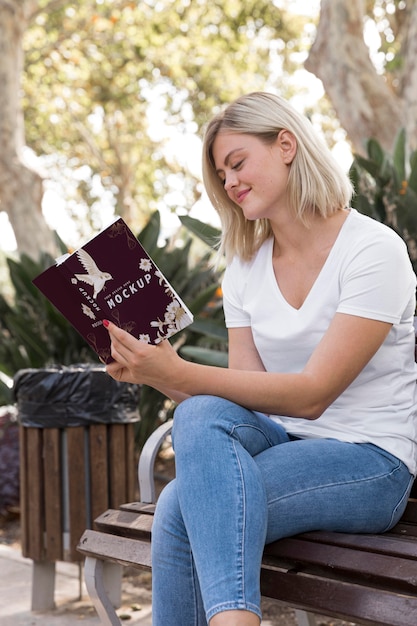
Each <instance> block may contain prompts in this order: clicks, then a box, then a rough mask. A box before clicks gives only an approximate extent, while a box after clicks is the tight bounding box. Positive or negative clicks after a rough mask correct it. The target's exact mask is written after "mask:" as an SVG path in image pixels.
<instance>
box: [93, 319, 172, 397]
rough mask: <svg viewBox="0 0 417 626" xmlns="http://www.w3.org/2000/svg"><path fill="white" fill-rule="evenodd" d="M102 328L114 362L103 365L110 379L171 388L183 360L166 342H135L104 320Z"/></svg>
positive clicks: (128, 335)
mask: <svg viewBox="0 0 417 626" xmlns="http://www.w3.org/2000/svg"><path fill="white" fill-rule="evenodd" d="M104 326H105V327H106V328H107V330H108V332H109V335H110V339H111V355H112V357H113V359H114V362H112V363H109V364H108V365H107V366H106V371H107V373H108V374H109V375H110V376H111V377H112V378H114V379H115V380H118V381H120V382H128V383H135V384H144V385H149V386H151V387H155V388H157V389H161V388H163V387H168V388H171V386H172V385H175V377H176V374H177V373H178V372H179V371H180V368H181V364H182V363H183V360H182V359H181V358H180V357H179V356H178V355H177V353H176V352H175V350H174V349H173V348H172V346H171V344H170V343H169V341H162V342H161V343H159V344H158V345H151V344H147V343H145V342H143V341H139V340H138V339H135V337H133V336H132V335H131V334H130V333H128V332H126V331H124V330H122V329H121V328H119V327H118V326H116V325H115V324H113V323H112V322H108V321H107V320H106V321H105V323H104ZM172 388H175V386H173V387H172Z"/></svg>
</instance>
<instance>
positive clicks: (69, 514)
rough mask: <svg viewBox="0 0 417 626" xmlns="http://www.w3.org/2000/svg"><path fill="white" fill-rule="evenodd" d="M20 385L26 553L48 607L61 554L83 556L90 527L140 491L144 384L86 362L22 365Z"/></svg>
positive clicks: (35, 602)
mask: <svg viewBox="0 0 417 626" xmlns="http://www.w3.org/2000/svg"><path fill="white" fill-rule="evenodd" d="M13 391H14V395H15V399H16V404H17V416H18V421H19V431H20V509H21V530H22V554H23V556H25V557H28V558H31V559H33V561H34V574H33V587H32V609H33V610H46V609H49V608H53V606H54V599H53V596H54V584H55V562H56V561H71V562H77V561H82V559H83V557H82V555H81V554H80V553H79V552H78V551H77V549H76V547H77V544H78V542H79V539H80V537H81V535H82V533H83V532H84V530H85V529H86V528H91V527H92V524H93V520H94V519H95V518H96V517H97V516H98V515H99V514H100V513H103V512H104V511H105V510H106V509H108V508H117V507H118V506H119V505H120V504H123V503H125V502H129V501H132V500H134V499H135V497H136V493H137V478H136V461H135V449H134V426H135V422H137V421H138V420H139V419H140V416H139V411H138V403H139V387H138V386H137V385H131V384H128V383H119V382H117V381H115V380H113V379H112V378H111V377H110V376H108V374H107V373H106V371H105V367H104V366H101V365H84V364H83V365H71V366H57V367H51V368H45V369H25V370H20V371H19V372H17V374H16V375H15V377H14V387H13ZM51 588H52V589H51Z"/></svg>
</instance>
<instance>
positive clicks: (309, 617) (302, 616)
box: [295, 609, 317, 626]
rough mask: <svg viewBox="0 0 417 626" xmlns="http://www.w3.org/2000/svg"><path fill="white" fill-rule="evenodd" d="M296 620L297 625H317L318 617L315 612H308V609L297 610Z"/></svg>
mask: <svg viewBox="0 0 417 626" xmlns="http://www.w3.org/2000/svg"><path fill="white" fill-rule="evenodd" d="M295 621H296V623H297V626H316V624H317V622H316V618H315V616H314V614H313V613H307V611H299V610H298V609H296V611H295Z"/></svg>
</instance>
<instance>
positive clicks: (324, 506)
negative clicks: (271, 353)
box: [152, 396, 413, 626]
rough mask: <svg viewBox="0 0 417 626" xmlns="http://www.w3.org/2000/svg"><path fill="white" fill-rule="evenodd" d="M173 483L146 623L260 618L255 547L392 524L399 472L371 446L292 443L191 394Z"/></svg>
mask: <svg viewBox="0 0 417 626" xmlns="http://www.w3.org/2000/svg"><path fill="white" fill-rule="evenodd" d="M173 445H174V450H175V462H176V479H175V480H173V481H172V482H171V483H169V484H168V485H167V486H166V487H165V489H164V490H163V492H162V494H161V496H160V498H159V500H158V504H157V508H156V513H155V519H154V524H153V532H152V560H153V568H152V571H153V608H152V613H153V624H154V626H206V625H207V624H208V622H209V620H210V619H211V618H212V617H213V616H214V615H215V614H216V613H218V612H220V611H227V610H231V609H243V610H247V611H252V612H253V613H255V614H257V615H258V616H259V617H261V610H260V583H259V574H260V567H261V560H262V553H263V548H264V545H265V543H269V542H271V541H275V540H277V539H280V538H282V537H287V536H290V535H294V534H297V533H300V532H306V531H310V530H332V531H340V532H352V533H382V532H384V531H386V530H388V529H389V528H391V527H392V526H393V525H394V524H395V523H396V522H397V521H398V520H399V518H400V517H401V515H402V513H403V511H404V508H405V506H406V503H407V498H408V494H409V491H410V489H411V485H412V480H413V479H412V476H411V475H410V473H409V471H408V469H407V467H406V466H405V465H404V464H403V463H402V462H401V461H399V460H398V459H397V458H396V457H394V456H392V455H391V454H389V453H388V452H385V451H384V450H382V449H380V448H378V447H376V446H374V445H372V444H355V443H344V442H341V441H338V440H335V439H303V440H301V439H291V437H290V436H289V435H288V434H287V433H286V432H285V430H284V429H283V428H282V427H281V426H280V425H279V424H277V423H275V422H274V421H272V420H271V419H269V418H268V417H266V416H265V415H262V414H259V413H254V412H252V411H249V410H247V409H244V408H242V407H241V406H238V405H236V404H234V403H232V402H229V401H228V400H224V399H222V398H217V397H214V396H195V397H193V398H190V399H188V400H186V401H185V402H183V403H182V404H180V405H179V407H178V408H177V410H176V413H175V418H174V427H173Z"/></svg>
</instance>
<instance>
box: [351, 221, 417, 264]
mask: <svg viewBox="0 0 417 626" xmlns="http://www.w3.org/2000/svg"><path fill="white" fill-rule="evenodd" d="M351 211H352V213H351V215H350V216H349V220H348V222H347V224H346V226H347V228H346V237H345V246H346V249H347V251H348V253H349V257H350V258H352V257H355V256H356V255H358V254H359V255H363V254H364V255H366V256H367V257H369V258H371V257H372V256H374V255H376V256H384V257H385V258H386V260H387V261H388V260H389V259H390V258H391V259H392V260H396V259H402V260H403V262H404V263H406V264H409V263H410V259H409V254H408V249H407V245H406V243H405V241H404V240H403V239H402V238H401V237H400V236H399V235H398V234H397V233H396V232H395V231H394V230H393V229H392V228H390V227H389V226H387V225H386V224H383V223H382V222H378V221H377V220H375V219H373V218H372V217H368V216H367V215H363V214H362V213H359V212H358V211H356V210H355V209H351Z"/></svg>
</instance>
